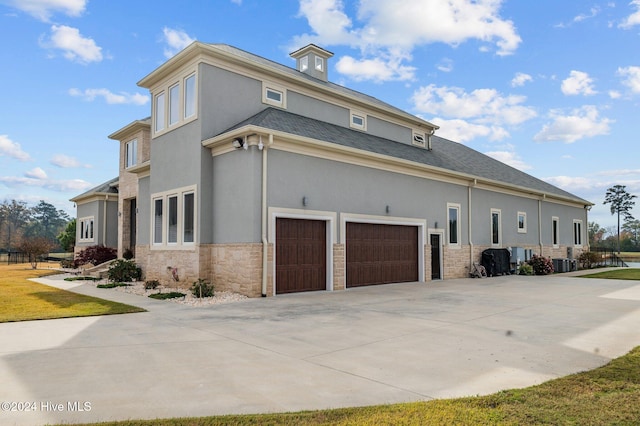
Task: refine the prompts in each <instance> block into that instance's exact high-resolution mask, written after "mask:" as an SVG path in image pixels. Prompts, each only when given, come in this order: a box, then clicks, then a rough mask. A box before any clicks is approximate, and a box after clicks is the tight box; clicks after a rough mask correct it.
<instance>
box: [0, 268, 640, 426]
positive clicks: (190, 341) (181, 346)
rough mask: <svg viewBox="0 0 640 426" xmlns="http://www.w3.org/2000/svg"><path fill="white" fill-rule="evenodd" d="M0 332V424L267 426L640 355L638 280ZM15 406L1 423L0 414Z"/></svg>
mask: <svg viewBox="0 0 640 426" xmlns="http://www.w3.org/2000/svg"><path fill="white" fill-rule="evenodd" d="M39 281H41V282H43V283H46V284H52V285H56V286H59V287H64V288H70V287H73V288H71V289H72V290H73V291H77V292H79V293H84V294H90V295H96V296H99V297H103V298H107V299H112V300H117V301H121V302H125V303H129V304H133V305H137V306H142V307H144V308H146V309H148V311H149V312H145V313H137V314H128V315H114V316H106V317H91V318H72V319H60V320H47V321H29V322H20V323H5V324H0V378H1V380H0V402H3V405H2V408H3V411H2V412H0V424H3V425H6V424H20V425H23V424H24V425H27V424H43V423H46V422H91V421H106V420H120V419H136V418H162V417H176V416H204V415H212V414H229V413H264V412H280V411H293V410H303V409H320V408H332V407H346V406H361V405H372V404H382V403H395V402H403V401H419V400H428V399H432V398H447V397H455V396H463V395H476V394H486V393H492V392H495V391H498V390H501V389H506V388H513V387H524V386H529V385H533V384H537V383H541V382H543V381H546V380H548V379H552V378H555V377H559V376H564V375H567V374H569V373H574V372H578V371H583V370H587V369H591V368H594V367H598V366H600V365H603V364H605V363H607V362H608V361H609V360H610V359H611V358H614V357H617V356H620V355H623V354H624V353H626V352H628V351H629V350H630V349H632V348H633V347H634V346H637V345H640V327H639V326H640V285H639V284H638V283H637V282H634V281H618V280H596V279H578V278H574V277H571V276H568V275H566V274H564V275H554V276H548V277H519V276H505V277H496V278H488V279H482V280H480V279H475V280H474V279H460V280H448V281H439V282H431V283H406V284H392V285H384V286H375V287H365V288H358V289H352V290H348V291H342V292H326V293H325V292H316V293H304V294H293V295H287V296H278V297H273V298H266V299H250V300H248V301H245V302H238V303H234V304H228V305H216V306H209V307H200V308H198V307H189V306H183V305H179V304H175V303H171V302H167V301H156V300H152V299H149V298H145V297H141V296H135V295H131V294H126V293H122V292H117V291H115V290H103V289H96V288H95V287H94V286H93V285H91V284H77V283H78V282H75V283H67V282H65V281H62V280H60V279H55V278H45V279H40V280H39ZM7 402H9V403H11V402H13V403H15V404H13V405H12V406H10V407H9V408H10V409H14V410H17V411H6V408H7V407H8V406H7V405H6V403H7Z"/></svg>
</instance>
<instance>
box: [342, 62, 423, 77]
mask: <svg viewBox="0 0 640 426" xmlns="http://www.w3.org/2000/svg"><path fill="white" fill-rule="evenodd" d="M401 61H402V58H400V57H392V58H388V59H387V60H385V59H384V58H381V57H380V58H374V59H360V60H358V59H354V58H352V57H351V56H343V57H342V58H340V60H339V61H338V62H337V63H336V69H337V70H338V72H339V73H341V74H344V75H346V76H348V77H350V78H352V79H353V80H355V81H363V80H372V81H375V82H383V81H390V80H412V79H413V78H414V76H415V71H416V69H415V67H410V66H406V65H402V64H401V63H400V62H401Z"/></svg>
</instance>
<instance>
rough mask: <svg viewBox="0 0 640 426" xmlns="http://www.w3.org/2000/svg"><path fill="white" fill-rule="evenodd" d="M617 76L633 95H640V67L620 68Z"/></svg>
mask: <svg viewBox="0 0 640 426" xmlns="http://www.w3.org/2000/svg"><path fill="white" fill-rule="evenodd" d="M638 1H640V0H638ZM617 74H618V75H619V76H621V77H623V78H624V80H623V81H622V84H624V85H625V86H627V87H629V88H630V89H631V91H632V92H633V93H640V67H624V68H623V67H620V68H618V72H617Z"/></svg>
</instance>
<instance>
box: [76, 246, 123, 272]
mask: <svg viewBox="0 0 640 426" xmlns="http://www.w3.org/2000/svg"><path fill="white" fill-rule="evenodd" d="M117 257H118V252H117V251H116V249H114V248H111V247H105V246H103V245H102V244H100V245H97V246H90V247H87V248H86V249H84V250H82V251H81V252H80V253H78V255H77V256H76V259H75V260H74V266H75V267H76V268H77V267H78V266H81V265H85V264H87V263H91V264H92V265H100V264H101V263H104V262H108V261H110V260H113V259H115V258H117Z"/></svg>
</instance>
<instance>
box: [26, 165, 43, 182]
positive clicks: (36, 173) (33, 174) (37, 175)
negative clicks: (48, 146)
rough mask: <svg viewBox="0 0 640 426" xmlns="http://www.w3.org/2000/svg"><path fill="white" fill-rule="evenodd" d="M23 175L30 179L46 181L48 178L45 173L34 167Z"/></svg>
mask: <svg viewBox="0 0 640 426" xmlns="http://www.w3.org/2000/svg"><path fill="white" fill-rule="evenodd" d="M24 175H25V176H26V177H28V178H32V179H46V178H47V177H48V176H47V172H45V171H44V170H42V169H41V168H40V167H36V168H34V169H32V170H28V171H26V172H25V173H24Z"/></svg>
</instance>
